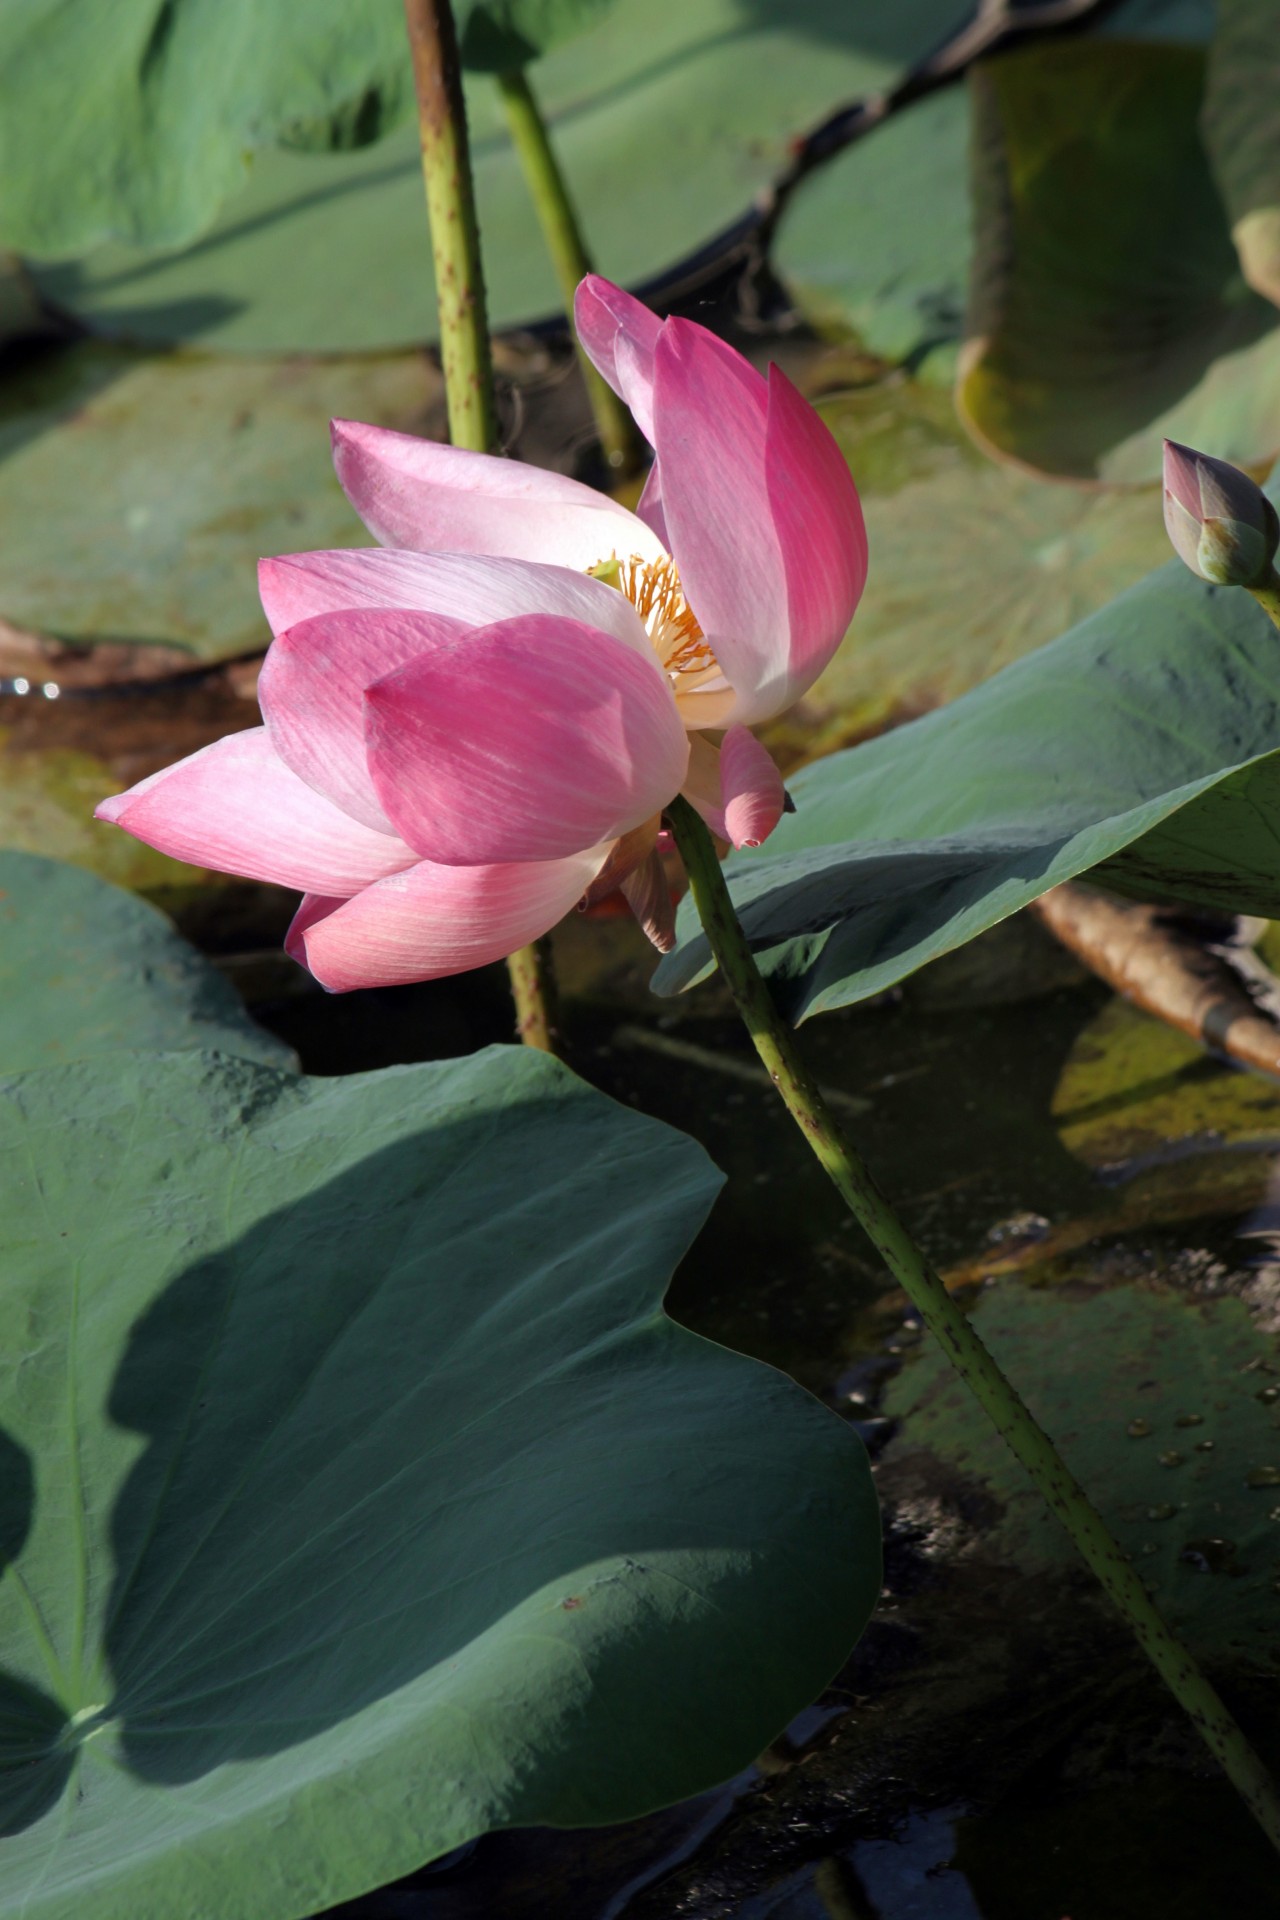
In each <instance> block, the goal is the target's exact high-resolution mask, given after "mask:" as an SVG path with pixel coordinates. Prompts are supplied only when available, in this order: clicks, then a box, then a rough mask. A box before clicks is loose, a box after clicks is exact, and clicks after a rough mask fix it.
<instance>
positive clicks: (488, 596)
mask: <svg viewBox="0 0 1280 1920" xmlns="http://www.w3.org/2000/svg"><path fill="white" fill-rule="evenodd" d="M636 525H637V526H639V525H640V522H639V521H637V522H636ZM641 531H642V532H644V534H645V538H646V539H647V540H649V541H650V543H651V544H653V545H654V546H655V548H656V542H654V541H653V536H652V535H651V534H649V533H648V532H647V531H646V530H645V529H643V528H641ZM258 591H259V593H260V594H261V596H262V604H263V607H264V609H265V611H266V615H267V619H268V620H269V621H270V623H271V630H272V632H273V633H276V634H282V633H287V632H288V631H289V630H290V629H291V628H292V627H296V626H298V625H299V624H300V623H301V622H302V621H304V620H313V619H315V618H316V617H317V616H318V615H319V614H322V613H341V612H343V611H344V610H345V609H347V608H351V607H383V608H403V609H405V610H407V611H412V612H417V613H432V614H440V615H442V616H443V617H444V618H445V619H448V620H460V621H462V622H463V623H464V624H465V625H467V626H469V627H488V626H492V625H493V623H494V621H496V620H510V619H513V618H514V617H516V616H517V615H519V614H523V613H554V614H561V615H563V617H564V618H565V619H566V620H584V621H585V622H586V623H587V625H588V626H592V627H600V628H602V629H603V630H604V632H605V633H611V634H612V635H613V636H614V638H615V639H617V640H622V641H624V642H625V643H626V645H627V646H630V647H634V648H636V650H637V651H638V652H640V653H643V654H644V655H645V656H646V657H648V656H649V655H651V654H652V651H653V649H652V647H651V646H650V644H649V641H648V639H647V638H646V636H645V632H644V628H643V627H642V626H641V624H640V621H639V619H638V617H637V615H636V611H635V608H634V607H633V606H632V605H631V602H630V601H629V600H628V599H627V598H626V596H625V594H621V593H619V592H618V591H617V589H616V588H615V587H607V586H605V585H604V583H603V582H602V581H599V580H590V579H588V578H587V575H586V574H585V573H575V572H572V571H571V570H570V569H569V568H567V567H544V566H539V565H537V564H536V563H535V562H533V561H530V560H510V559H503V558H501V557H498V556H494V555H489V554H471V553H406V552H403V551H397V550H392V549H389V548H384V547H339V548H335V549H333V550H331V551H330V552H327V553H326V552H320V553H288V554H281V555H279V556H278V557H277V558H276V559H274V560H263V561H260V562H259V565H258Z"/></svg>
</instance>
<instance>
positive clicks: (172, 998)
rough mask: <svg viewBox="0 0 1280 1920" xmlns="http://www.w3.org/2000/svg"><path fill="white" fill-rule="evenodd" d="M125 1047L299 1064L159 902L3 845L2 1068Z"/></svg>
mask: <svg viewBox="0 0 1280 1920" xmlns="http://www.w3.org/2000/svg"><path fill="white" fill-rule="evenodd" d="M130 1047H136V1048H145V1047H151V1048H155V1049H157V1050H164V1051H166V1052H167V1051H177V1050H178V1049H180V1048H185V1047H202V1048H216V1049H217V1050H218V1051H219V1052H222V1053H234V1054H238V1055H240V1056H241V1057H242V1058H243V1059H246V1060H260V1061H262V1062H264V1063H265V1064H266V1065H267V1066H273V1067H288V1066H290V1065H292V1064H294V1062H293V1056H292V1054H291V1053H290V1051H289V1049H288V1047H285V1046H282V1045H281V1044H280V1042H279V1041H278V1040H273V1039H272V1037H271V1035H270V1034H268V1033H264V1032H263V1030H262V1028H261V1027H258V1026H255V1025H254V1023H253V1021H252V1020H250V1019H249V1017H248V1015H247V1014H246V1013H245V1010H244V1008H243V1006H242V1005H241V1003H240V1001H239V999H238V998H237V996H236V994H235V992H234V991H233V989H232V988H231V987H230V986H229V985H228V983H227V982H226V981H225V980H224V979H223V978H222V976H221V974H219V973H218V972H217V971H216V969H215V968H213V967H211V966H210V965H209V963H208V961H207V960H204V959H202V958H201V956H200V955H199V954H198V953H197V952H196V950H195V948H194V947H192V946H189V945H188V944H187V942H186V941H185V940H183V939H182V938H181V937H180V936H179V935H178V934H177V933H176V932H175V931H174V929H173V927H172V925H171V924H170V922H169V921H168V920H166V918H165V917H164V915H163V914H161V913H157V912H156V910H155V909H154V907H149V906H147V905H145V903H144V902H143V901H141V900H138V899H136V898H135V897H134V896H133V895H132V894H130V893H125V892H123V891H122V890H121V889H120V888H119V887H111V886H107V885H106V884H105V882H103V881H101V880H95V879H94V878H93V877H92V876H91V875H90V874H87V873H83V872H81V871H80V869H79V868H77V867H70V866H64V865H63V864H62V863H61V862H60V861H57V860H42V859H40V858H39V856H38V855H35V854H28V853H13V852H9V851H4V850H0V1071H3V1072H5V1073H16V1072H20V1071H22V1070H24V1069H26V1068H28V1067H42V1066H49V1065H53V1064H55V1063H59V1062H62V1061H65V1060H82V1059H84V1058H86V1056H88V1055H90V1054H98V1053H107V1052H113V1051H116V1050H119V1049H125V1048H130Z"/></svg>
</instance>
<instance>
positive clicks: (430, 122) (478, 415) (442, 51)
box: [404, 0, 555, 1053]
mask: <svg viewBox="0 0 1280 1920" xmlns="http://www.w3.org/2000/svg"><path fill="white" fill-rule="evenodd" d="M404 11H405V20H406V23H407V25H408V29H409V50H410V53H411V55H412V57H413V80H414V86H415V88H416V90H417V95H418V133H419V138H420V140H421V143H422V177H423V180H424V182H425V184H426V190H427V220H428V224H429V225H430V228H431V254H432V260H433V263H434V266H435V276H436V302H437V305H438V307H439V313H440V363H441V366H442V368H443V370H444V390H445V398H446V401H447V403H448V408H449V438H450V440H451V441H452V442H453V444H454V446H455V447H466V448H468V449H470V451H471V452H473V453H493V452H495V451H496V449H497V445H498V410H497V406H496V403H495V399H494V390H493V357H492V354H491V352H490V348H489V323H488V316H487V314H486V311H485V298H484V273H483V270H482V268H481V265H480V228H479V224H478V222H477V220H476V197H475V183H474V180H473V178H472V173H471V152H470V146H469V143H468V140H467V110H466V104H465V102H464V100H463V97H462V63H461V61H460V60H459V58H458V36H457V33H456V31H455V29H454V23H453V10H452V8H451V6H450V4H449V0H404ZM507 971H508V974H509V975H510V978H511V993H512V997H513V998H514V1000H515V1003H516V1031H517V1033H518V1034H519V1036H520V1038H521V1039H522V1040H523V1041H524V1042H525V1043H526V1045H528V1046H532V1047H541V1048H542V1049H543V1050H544V1051H546V1052H548V1053H551V1052H554V1051H555V1049H554V1046H553V1044H552V1033H553V1026H552V1015H551V998H552V985H553V983H552V976H551V959H550V954H549V953H548V952H547V951H546V949H545V946H544V945H543V944H542V943H539V944H537V945H535V946H530V947H524V948H522V949H521V951H520V952H519V953H513V954H512V956H511V958H510V959H509V960H508V962H507Z"/></svg>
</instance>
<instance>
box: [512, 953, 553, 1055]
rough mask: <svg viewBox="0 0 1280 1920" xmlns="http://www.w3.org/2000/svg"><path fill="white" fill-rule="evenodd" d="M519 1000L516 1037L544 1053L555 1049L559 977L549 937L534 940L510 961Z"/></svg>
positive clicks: (514, 986)
mask: <svg viewBox="0 0 1280 1920" xmlns="http://www.w3.org/2000/svg"><path fill="white" fill-rule="evenodd" d="M507 972H508V973H509V974H510V976H511V991H512V994H513V995H514V997H515V1003H516V1038H517V1039H518V1040H521V1041H523V1043H524V1045H525V1046H526V1047H539V1048H540V1049H541V1050H542V1052H543V1053H554V1052H555V1051H556V976H555V971H554V969H553V967H552V964H551V942H550V940H549V939H546V938H544V939H542V940H535V941H533V942H532V944H531V945H529V946H527V947H521V949H520V951H519V953H513V954H512V956H511V958H510V959H509V960H508V961H507Z"/></svg>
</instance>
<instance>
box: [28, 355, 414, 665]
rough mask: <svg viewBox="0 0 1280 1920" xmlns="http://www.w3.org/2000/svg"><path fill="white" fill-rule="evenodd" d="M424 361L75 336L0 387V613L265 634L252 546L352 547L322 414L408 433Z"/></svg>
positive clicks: (55, 626)
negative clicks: (174, 347) (262, 353)
mask: <svg viewBox="0 0 1280 1920" xmlns="http://www.w3.org/2000/svg"><path fill="white" fill-rule="evenodd" d="M437 391H438V389H437V385H436V382H435V378H434V376H433V374H432V372H431V369H430V368H429V367H428V366H427V364H426V362H425V361H424V359H423V358H422V357H421V356H420V355H416V354H405V355H402V356H393V357H387V358H381V359H353V360H345V361H344V360H323V361H315V360H301V359H299V360H290V361H288V362H287V363H285V364H284V365H281V363H280V362H279V361H274V360H263V361H254V360H236V361H232V362H228V361H226V360H224V359H222V358H221V357H218V356H204V355H185V354H176V355H172V356H165V357H164V358H154V357H148V356H144V355H140V354H134V353H130V352H127V351H126V350H124V349H122V348H119V347H109V346H103V345H99V344H96V343H86V344H84V345H81V346H77V347H75V348H73V349H72V350H70V351H69V352H63V353H56V354H50V355H45V356H42V357H41V358H39V359H35V360H32V361H31V362H29V363H27V364H25V365H24V366H22V367H21V368H20V369H18V370H17V371H15V372H13V373H11V374H10V375H9V376H8V378H7V379H6V380H5V381H4V383H3V385H2V386H0V524H3V526H4V529H5V563H4V571H3V578H2V579H0V614H3V615H4V616H5V617H6V618H7V619H9V620H12V621H15V622H17V623H18V624H20V625H29V626H32V627H35V628H37V629H40V630H42V631H45V632H53V633H56V634H58V635H59V636H61V637H63V638H73V639H107V638H113V639H128V640H167V641H178V642H183V643H185V644H187V645H188V646H191V647H193V648H195V649H197V650H198V651H199V652H201V653H204V654H210V655H212V654H220V653H234V652H238V651H240V650H242V649H246V648H251V647H254V646H261V645H263V644H264V643H265V641H266V640H267V638H269V635H268V634H267V630H266V624H265V622H264V620H263V617H262V611H261V608H260V607H259V605H258V592H257V577H256V566H257V561H258V558H259V557H260V556H261V555H262V554H269V553H290V552H297V551H299V550H300V549H302V548H310V547H329V546H344V545H358V544H360V543H361V542H362V541H363V540H364V539H365V536H364V534H363V532H362V529H361V527H360V524H359V522H358V521H357V520H356V519H355V517H354V515H353V514H352V511H351V508H350V507H349V506H348V504H347V502H346V500H345V498H344V497H343V494H342V490H341V488H340V487H339V486H338V483H337V480H336V479H335V477H334V473H333V467H332V462H331V460H330V455H329V444H328V432H327V423H328V420H329V418H330V416H331V415H334V414H346V415H350V416H352V417H354V418H356V419H361V420H364V419H368V420H375V421H377V422H378V424H380V425H383V426H396V427H408V428H414V427H418V428H421V427H423V426H425V425H426V424H427V415H428V409H429V407H430V405H431V402H432V400H433V398H434V397H435V395H436V392H437Z"/></svg>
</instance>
